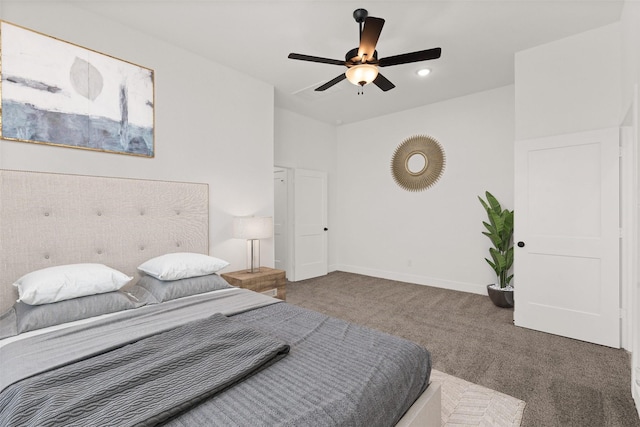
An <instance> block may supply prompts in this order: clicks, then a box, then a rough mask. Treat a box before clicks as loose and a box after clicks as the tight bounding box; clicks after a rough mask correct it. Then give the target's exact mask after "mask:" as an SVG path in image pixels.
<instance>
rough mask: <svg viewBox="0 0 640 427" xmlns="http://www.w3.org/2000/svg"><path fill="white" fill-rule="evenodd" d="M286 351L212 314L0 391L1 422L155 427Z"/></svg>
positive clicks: (271, 340)
mask: <svg viewBox="0 0 640 427" xmlns="http://www.w3.org/2000/svg"><path fill="white" fill-rule="evenodd" d="M288 351H289V346H288V345H286V344H285V343H284V342H282V341H281V340H278V339H275V338H273V337H271V336H269V335H267V334H265V333H264V332H260V331H257V330H255V329H254V328H250V327H248V326H246V325H245V324H243V323H242V322H239V321H234V320H230V319H228V318H227V317H225V316H224V315H222V314H214V315H213V316H211V317H210V318H207V319H203V320H197V321H194V322H192V323H189V324H187V325H184V326H180V327H177V328H175V329H173V330H170V331H167V332H163V333H160V334H156V335H153V336H151V337H148V338H145V339H142V340H139V341H136V342H133V343H130V344H128V345H124V346H122V347H119V348H117V349H114V350H111V351H108V352H106V353H102V354H99V355H96V356H94V357H92V358H88V359H84V360H81V361H77V362H75V363H69V364H68V365H65V366H62V367H60V368H57V369H54V370H50V371H47V372H44V373H41V374H40V375H36V376H32V377H29V378H26V379H24V380H22V381H20V382H17V383H14V384H12V385H11V386H9V387H8V388H7V389H5V390H4V391H3V392H2V393H1V394H0V425H2V426H19V425H24V426H107V425H112V426H154V425H158V424H159V423H161V422H163V421H165V420H167V419H169V418H171V417H172V416H173V415H175V414H178V413H180V412H182V411H184V410H185V409H187V408H190V407H192V406H193V405H194V404H196V403H198V402H200V401H202V400H204V399H206V398H207V397H209V396H212V395H214V394H215V393H217V392H219V391H221V390H223V389H225V388H226V387H229V386H231V385H233V384H234V383H237V382H240V381H242V380H244V379H245V378H247V377H249V376H250V375H251V374H253V373H254V372H256V371H257V370H259V369H261V368H262V367H264V366H266V365H267V364H268V363H270V362H273V361H274V360H275V359H276V358H278V357H280V356H284V355H285V354H286V353H287V352H288Z"/></svg>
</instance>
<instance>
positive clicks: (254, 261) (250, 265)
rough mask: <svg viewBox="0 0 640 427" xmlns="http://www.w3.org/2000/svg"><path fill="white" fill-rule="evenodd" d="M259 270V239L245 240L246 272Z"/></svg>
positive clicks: (257, 271)
mask: <svg viewBox="0 0 640 427" xmlns="http://www.w3.org/2000/svg"><path fill="white" fill-rule="evenodd" d="M259 272H260V239H249V240H247V273H259Z"/></svg>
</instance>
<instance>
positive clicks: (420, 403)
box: [395, 382, 442, 427]
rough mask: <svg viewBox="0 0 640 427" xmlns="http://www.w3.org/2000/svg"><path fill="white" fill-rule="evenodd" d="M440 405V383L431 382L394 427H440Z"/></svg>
mask: <svg viewBox="0 0 640 427" xmlns="http://www.w3.org/2000/svg"><path fill="white" fill-rule="evenodd" d="M441 405H442V397H441V386H440V383H438V382H432V383H431V384H429V387H427V389H426V390H425V391H424V392H423V393H422V394H421V395H420V397H418V399H417V400H416V401H415V402H414V403H413V405H411V407H410V408H409V410H408V411H407V412H406V413H405V414H404V416H403V417H402V418H401V419H400V421H398V423H397V424H396V425H395V427H440V425H441V423H442V415H441Z"/></svg>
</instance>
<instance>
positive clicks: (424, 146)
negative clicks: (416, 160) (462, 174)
mask: <svg viewBox="0 0 640 427" xmlns="http://www.w3.org/2000/svg"><path fill="white" fill-rule="evenodd" d="M416 155H418V156H422V157H424V167H422V168H421V170H419V171H412V170H411V169H410V168H409V160H410V159H411V158H412V157H413V156H416ZM444 166H445V156H444V150H443V149H442V146H441V145H440V143H439V142H438V141H437V140H436V139H435V138H433V137H431V136H426V135H416V136H412V137H409V138H407V139H405V140H404V141H403V142H402V143H401V144H400V145H399V146H398V148H396V151H395V152H394V153H393V158H392V159H391V174H392V175H393V179H394V181H395V182H396V184H398V185H399V186H400V187H402V188H404V189H405V190H407V191H422V190H426V189H427V188H429V187H431V186H432V185H433V184H435V183H436V181H438V179H439V178H440V177H441V176H442V172H444Z"/></svg>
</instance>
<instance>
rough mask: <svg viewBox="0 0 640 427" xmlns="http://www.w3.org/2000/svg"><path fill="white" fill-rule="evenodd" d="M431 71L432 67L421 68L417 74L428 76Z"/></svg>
mask: <svg viewBox="0 0 640 427" xmlns="http://www.w3.org/2000/svg"><path fill="white" fill-rule="evenodd" d="M430 72H431V69H430V68H421V69H419V70H418V71H416V74H417V75H419V76H420V77H424V76H428V75H429V73H430Z"/></svg>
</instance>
